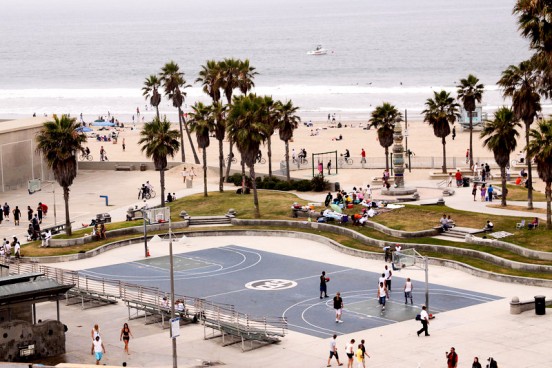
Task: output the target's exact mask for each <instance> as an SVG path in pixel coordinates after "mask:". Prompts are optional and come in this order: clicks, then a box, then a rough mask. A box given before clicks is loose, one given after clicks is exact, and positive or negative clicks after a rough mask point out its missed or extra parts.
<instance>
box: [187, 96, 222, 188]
mask: <svg viewBox="0 0 552 368" xmlns="http://www.w3.org/2000/svg"><path fill="white" fill-rule="evenodd" d="M215 127H216V125H215V118H214V116H213V114H212V107H211V106H206V105H204V104H203V103H202V102H196V103H195V104H194V106H192V112H191V113H190V128H191V130H192V132H195V134H196V139H197V146H198V147H199V148H201V149H202V150H203V196H205V197H207V147H209V144H210V143H211V142H210V138H209V133H210V132H211V131H213V130H214V129H215Z"/></svg>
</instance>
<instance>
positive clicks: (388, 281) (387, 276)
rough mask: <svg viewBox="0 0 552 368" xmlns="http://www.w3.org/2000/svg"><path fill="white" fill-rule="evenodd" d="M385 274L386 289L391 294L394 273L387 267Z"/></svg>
mask: <svg viewBox="0 0 552 368" xmlns="http://www.w3.org/2000/svg"><path fill="white" fill-rule="evenodd" d="M383 273H384V274H385V287H386V288H387V291H388V292H391V277H393V272H391V270H390V269H389V267H387V265H385V271H384V272H383Z"/></svg>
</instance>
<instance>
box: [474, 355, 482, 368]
mask: <svg viewBox="0 0 552 368" xmlns="http://www.w3.org/2000/svg"><path fill="white" fill-rule="evenodd" d="M472 368H481V363H479V358H478V357H475V358H473V363H472Z"/></svg>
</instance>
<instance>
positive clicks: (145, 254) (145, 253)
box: [140, 199, 149, 257]
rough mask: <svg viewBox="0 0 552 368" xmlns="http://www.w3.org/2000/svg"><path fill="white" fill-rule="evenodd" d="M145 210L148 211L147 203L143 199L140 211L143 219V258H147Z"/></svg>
mask: <svg viewBox="0 0 552 368" xmlns="http://www.w3.org/2000/svg"><path fill="white" fill-rule="evenodd" d="M147 209H148V203H147V202H146V200H145V199H144V206H143V207H142V208H141V209H140V212H141V213H142V218H143V219H144V256H145V257H148V256H149V254H148V228H147V223H146V221H147V219H146V215H147Z"/></svg>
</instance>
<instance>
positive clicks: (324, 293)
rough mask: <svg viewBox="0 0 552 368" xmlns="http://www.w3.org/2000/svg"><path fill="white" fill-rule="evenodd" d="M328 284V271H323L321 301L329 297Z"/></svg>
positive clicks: (321, 276)
mask: <svg viewBox="0 0 552 368" xmlns="http://www.w3.org/2000/svg"><path fill="white" fill-rule="evenodd" d="M327 282H328V278H327V277H326V271H322V275H320V299H322V298H323V297H324V298H327V297H328V286H327V285H326V283H327Z"/></svg>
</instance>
